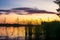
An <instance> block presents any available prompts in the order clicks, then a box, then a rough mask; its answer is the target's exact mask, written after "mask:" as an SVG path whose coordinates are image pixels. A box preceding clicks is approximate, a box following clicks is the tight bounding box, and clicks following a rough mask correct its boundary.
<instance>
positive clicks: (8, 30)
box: [0, 26, 25, 39]
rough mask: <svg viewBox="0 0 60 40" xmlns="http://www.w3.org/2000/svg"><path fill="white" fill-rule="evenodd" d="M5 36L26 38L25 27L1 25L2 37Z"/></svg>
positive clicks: (0, 36) (0, 33) (0, 37)
mask: <svg viewBox="0 0 60 40" xmlns="http://www.w3.org/2000/svg"><path fill="white" fill-rule="evenodd" d="M2 37H3V38H2ZM4 37H9V38H10V39H13V38H18V37H19V38H20V39H25V27H22V26H21V27H0V39H4Z"/></svg>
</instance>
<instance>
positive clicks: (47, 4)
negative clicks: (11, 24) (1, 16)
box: [0, 0, 58, 12]
mask: <svg viewBox="0 0 60 40" xmlns="http://www.w3.org/2000/svg"><path fill="white" fill-rule="evenodd" d="M53 1H55V0H0V9H11V8H17V7H32V8H38V9H40V10H47V11H52V12H56V9H58V5H57V4H55V3H54V2H53Z"/></svg>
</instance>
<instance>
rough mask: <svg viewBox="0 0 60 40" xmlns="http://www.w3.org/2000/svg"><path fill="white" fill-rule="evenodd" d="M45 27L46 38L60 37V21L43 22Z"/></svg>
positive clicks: (54, 39)
mask: <svg viewBox="0 0 60 40" xmlns="http://www.w3.org/2000/svg"><path fill="white" fill-rule="evenodd" d="M42 24H43V27H44V29H45V30H46V40H57V39H60V38H59V36H60V32H59V31H60V22H59V21H52V22H44V23H42Z"/></svg>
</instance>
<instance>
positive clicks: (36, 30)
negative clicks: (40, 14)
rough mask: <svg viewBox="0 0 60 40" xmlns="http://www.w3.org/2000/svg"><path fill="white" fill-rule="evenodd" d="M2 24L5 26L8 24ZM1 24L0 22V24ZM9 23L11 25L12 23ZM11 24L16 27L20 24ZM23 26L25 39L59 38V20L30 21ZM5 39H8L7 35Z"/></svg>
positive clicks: (43, 39)
mask: <svg viewBox="0 0 60 40" xmlns="http://www.w3.org/2000/svg"><path fill="white" fill-rule="evenodd" d="M2 25H3V26H6V25H8V24H2ZM2 25H1V24H0V26H2ZM9 25H10V26H11V25H12V24H9ZM9 25H8V26H9ZM13 25H15V26H16V27H17V26H22V25H19V24H13ZM13 25H12V26H13ZM23 26H25V40H60V22H59V21H52V22H42V23H41V24H40V25H31V24H30V23H28V24H27V25H23ZM6 39H8V37H7V38H6ZM17 39H18V38H17ZM13 40H14V39H13ZM18 40H19V39H18Z"/></svg>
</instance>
